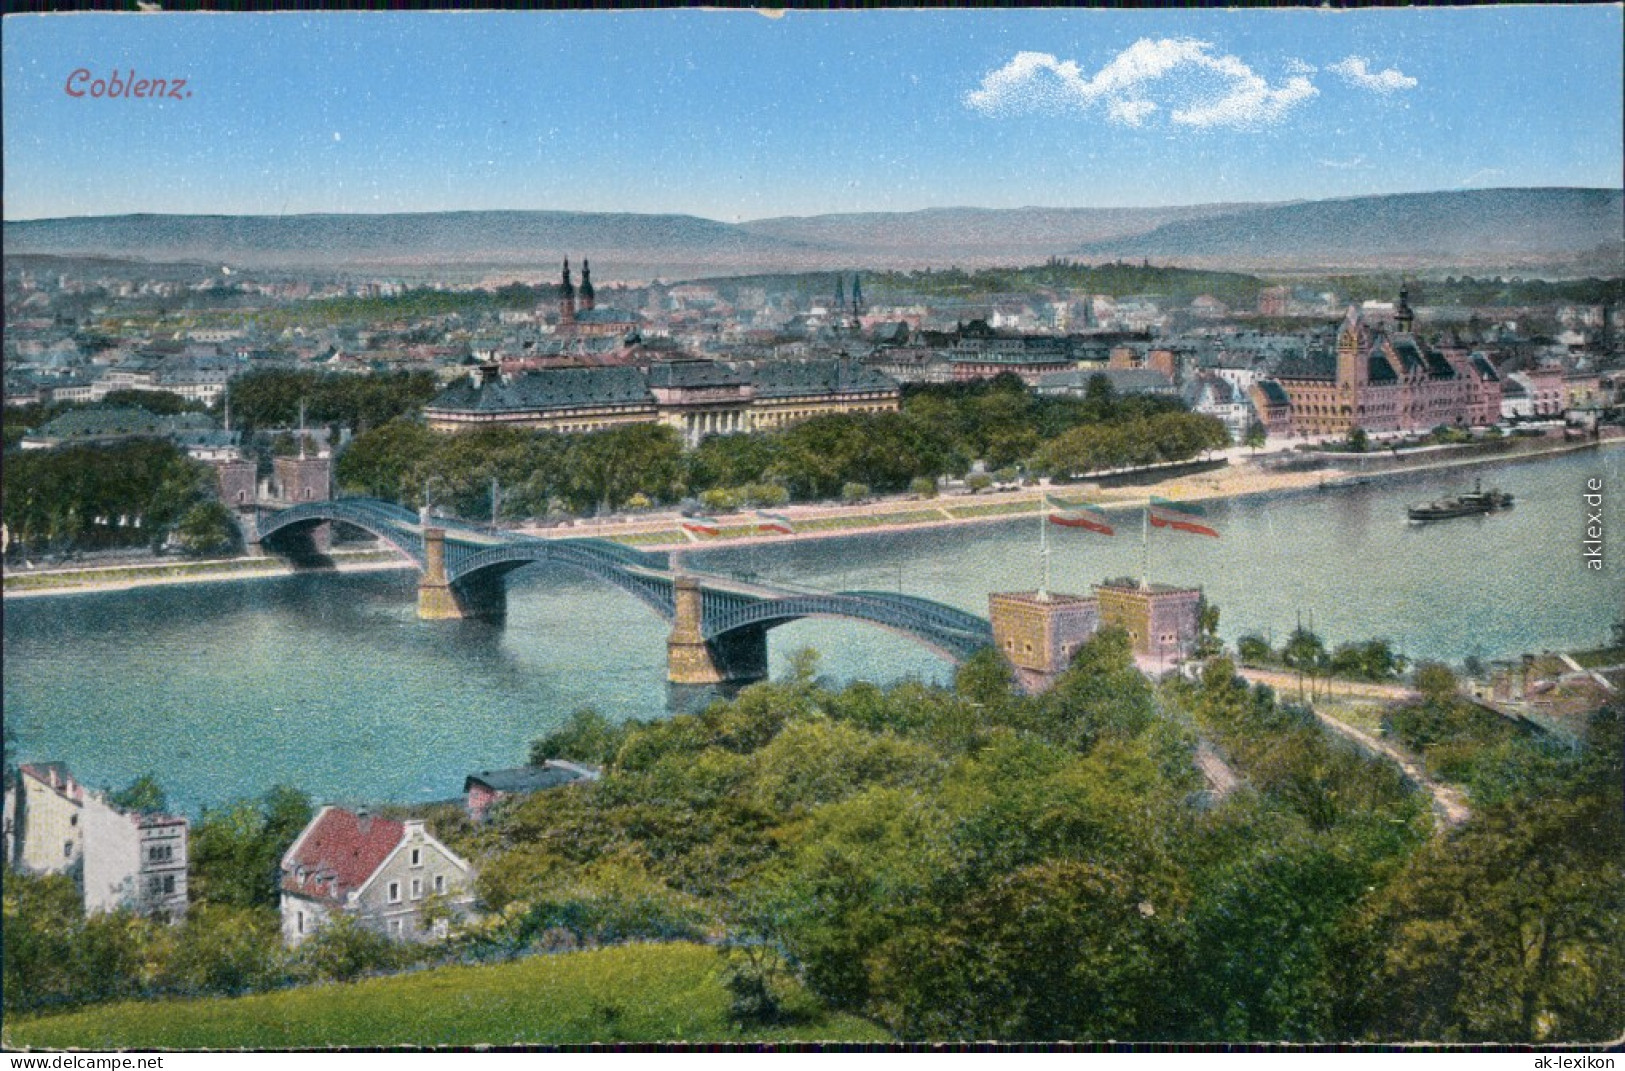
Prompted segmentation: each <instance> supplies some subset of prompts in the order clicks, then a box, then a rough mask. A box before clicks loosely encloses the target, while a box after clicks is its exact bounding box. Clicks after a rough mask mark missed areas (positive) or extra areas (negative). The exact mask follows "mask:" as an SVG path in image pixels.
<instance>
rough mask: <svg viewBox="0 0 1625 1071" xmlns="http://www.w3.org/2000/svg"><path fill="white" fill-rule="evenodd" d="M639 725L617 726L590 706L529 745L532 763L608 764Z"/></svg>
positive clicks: (572, 715) (635, 723)
mask: <svg viewBox="0 0 1625 1071" xmlns="http://www.w3.org/2000/svg"><path fill="white" fill-rule="evenodd" d="M637 724H638V723H637V722H623V723H621V724H619V725H615V724H612V723H611V722H610V720H609V719H608V718H606V717H604V716H603V715H602V714H600V713H598V712H597V711H596V710H593V709H592V708H591V707H583V708H581V709H580V710H577V711H576V712H575V713H574V714H571V715H570V717H569V719H568V720H567V721H566V722H565V723H564V724H563V725H561V726H559V727H558V728H557V729H554V730H553V731H552V732H550V733H548V734H547V735H546V736H544V737H542V738H541V739H539V740H537V741H536V742H535V743H533V744H531V745H530V761H531V763H532V764H534V765H540V764H542V763H544V762H546V761H547V760H548V759H570V760H573V761H575V762H590V763H594V764H596V765H599V766H602V765H605V764H606V763H608V762H609V761H610V760H611V759H613V758H614V757H615V753H616V752H617V751H619V750H620V747H621V744H622V743H623V742H624V741H625V740H626V737H627V734H628V733H629V732H630V731H631V730H632V729H634V728H635V727H636V726H637Z"/></svg>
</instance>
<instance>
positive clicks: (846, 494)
mask: <svg viewBox="0 0 1625 1071" xmlns="http://www.w3.org/2000/svg"><path fill="white" fill-rule="evenodd" d="M868 497H869V485H868V484H866V483H845V484H842V485H841V499H842V501H845V502H862V501H863V500H864V499H866V498H868Z"/></svg>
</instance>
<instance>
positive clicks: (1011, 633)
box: [987, 591, 1100, 695]
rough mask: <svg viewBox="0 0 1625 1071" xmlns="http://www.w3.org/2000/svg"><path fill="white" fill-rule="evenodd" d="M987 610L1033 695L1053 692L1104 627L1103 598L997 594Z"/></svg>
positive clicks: (1003, 649)
mask: <svg viewBox="0 0 1625 1071" xmlns="http://www.w3.org/2000/svg"><path fill="white" fill-rule="evenodd" d="M987 609H988V617H989V618H991V619H992V622H993V645H994V646H995V647H996V648H997V649H998V651H999V653H1000V654H1002V655H1003V656H1004V659H1005V661H1006V662H1009V663H1010V668H1012V669H1013V670H1015V673H1016V683H1017V684H1019V685H1021V689H1022V691H1024V692H1026V693H1027V694H1028V695H1036V694H1038V693H1040V692H1044V691H1048V690H1049V688H1050V687H1051V686H1052V685H1053V684H1054V683H1055V678H1057V677H1059V676H1060V675H1061V674H1062V673H1063V672H1065V671H1066V667H1067V666H1069V665H1071V664H1072V656H1073V654H1075V653H1076V652H1077V650H1078V648H1079V647H1081V646H1083V644H1084V643H1085V642H1086V641H1087V640H1088V639H1089V637H1090V636H1093V635H1094V634H1095V630H1096V629H1098V628H1099V627H1100V605H1099V603H1098V601H1097V600H1095V599H1090V598H1084V597H1082V596H1078V595H1063V594H1061V593H1060V592H1051V591H1011V592H993V593H992V594H990V595H988V597H987Z"/></svg>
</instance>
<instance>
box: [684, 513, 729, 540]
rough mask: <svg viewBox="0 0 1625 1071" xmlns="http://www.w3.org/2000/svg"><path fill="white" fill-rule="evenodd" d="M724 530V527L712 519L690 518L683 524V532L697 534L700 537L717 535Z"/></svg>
mask: <svg viewBox="0 0 1625 1071" xmlns="http://www.w3.org/2000/svg"><path fill="white" fill-rule="evenodd" d="M721 530H722V525H721V524H719V523H718V522H717V521H716V520H714V519H713V518H711V517H690V518H689V519H688V520H686V521H684V522H683V531H685V532H696V533H698V534H700V535H713V536H714V535H716V534H717V533H718V532H720V531H721Z"/></svg>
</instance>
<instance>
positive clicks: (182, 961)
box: [166, 903, 285, 996]
mask: <svg viewBox="0 0 1625 1071" xmlns="http://www.w3.org/2000/svg"><path fill="white" fill-rule="evenodd" d="M284 971H285V964H284V959H283V951H282V927H281V922H280V920H279V918H278V916H277V913H276V911H275V910H273V909H271V908H269V907H240V906H236V905H227V904H219V903H199V904H194V905H192V908H191V910H190V911H189V912H187V916H186V924H185V926H184V927H183V928H182V930H181V934H180V938H179V940H178V941H177V942H176V945H175V952H174V956H173V958H172V960H171V961H170V963H169V969H168V975H167V978H166V984H167V987H168V988H169V989H171V990H173V991H175V992H178V993H182V994H187V995H196V994H203V993H220V994H225V995H227V996H234V995H236V994H239V993H250V992H254V991H257V990H263V989H268V988H270V987H271V986H273V985H275V984H276V983H277V982H279V981H280V980H281V979H282V978H283V977H284Z"/></svg>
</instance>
